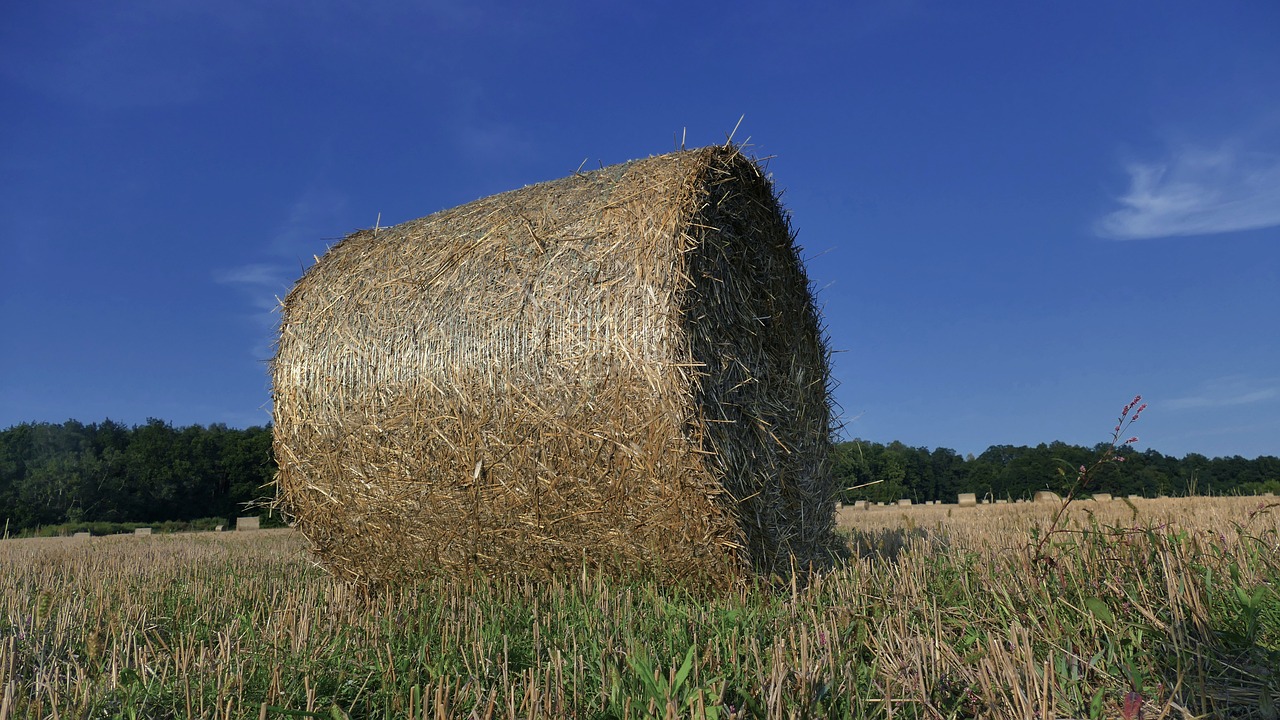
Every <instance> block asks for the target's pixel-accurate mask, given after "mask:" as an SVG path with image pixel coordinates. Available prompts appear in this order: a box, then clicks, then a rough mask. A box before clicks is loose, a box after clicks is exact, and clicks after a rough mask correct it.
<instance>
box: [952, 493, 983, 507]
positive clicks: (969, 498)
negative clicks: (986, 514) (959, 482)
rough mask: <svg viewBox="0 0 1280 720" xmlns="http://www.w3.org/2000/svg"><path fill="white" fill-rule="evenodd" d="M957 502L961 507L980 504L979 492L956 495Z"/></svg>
mask: <svg viewBox="0 0 1280 720" xmlns="http://www.w3.org/2000/svg"><path fill="white" fill-rule="evenodd" d="M956 503H957V504H958V505H959V506H960V507H973V506H975V505H977V504H978V494H977V493H960V494H959V495H957V496H956Z"/></svg>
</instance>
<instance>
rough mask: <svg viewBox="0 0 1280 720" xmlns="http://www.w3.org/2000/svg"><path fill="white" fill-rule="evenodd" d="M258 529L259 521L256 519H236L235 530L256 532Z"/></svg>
mask: <svg viewBox="0 0 1280 720" xmlns="http://www.w3.org/2000/svg"><path fill="white" fill-rule="evenodd" d="M259 527H260V522H259V519H258V518H256V517H238V518H236V530H238V531H245V530H257V529H258V528H259Z"/></svg>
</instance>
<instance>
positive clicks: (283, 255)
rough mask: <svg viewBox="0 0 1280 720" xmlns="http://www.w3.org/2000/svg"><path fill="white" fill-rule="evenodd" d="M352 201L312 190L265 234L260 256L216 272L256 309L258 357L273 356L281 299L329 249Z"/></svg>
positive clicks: (255, 348) (217, 278) (215, 277)
mask: <svg viewBox="0 0 1280 720" xmlns="http://www.w3.org/2000/svg"><path fill="white" fill-rule="evenodd" d="M346 205H347V202H346V196H344V195H343V194H341V193H339V192H336V191H333V190H329V189H325V188H318V187H312V188H308V189H306V190H304V191H303V192H302V193H301V194H300V195H299V196H298V198H297V199H296V200H295V201H294V202H293V204H292V205H291V206H290V207H289V210H288V212H287V213H286V216H285V218H284V219H283V220H282V221H281V222H280V224H279V225H278V226H277V227H276V228H275V229H274V231H268V232H267V233H264V238H263V241H262V248H263V252H262V256H261V257H260V258H259V259H258V260H256V261H254V262H249V263H245V264H243V265H236V266H233V267H227V268H221V269H219V270H216V271H214V273H213V280H214V282H216V283H218V284H220V285H226V286H228V287H232V288H235V290H236V291H237V292H238V294H240V295H241V296H242V297H243V298H244V300H245V301H247V302H248V304H249V306H250V307H251V308H252V314H251V317H252V320H253V322H254V324H255V325H256V326H257V328H258V332H259V333H260V334H259V336H258V341H257V342H255V343H254V344H253V347H252V348H251V352H252V353H253V355H254V357H257V358H262V357H266V356H269V355H270V354H271V342H272V338H274V335H275V331H276V324H277V322H278V319H277V318H276V316H275V311H276V310H277V309H278V308H279V306H280V300H281V299H283V298H284V296H285V294H286V293H287V292H288V291H289V288H290V286H292V284H293V283H294V282H295V281H296V280H297V279H298V277H300V276H301V274H302V273H303V271H304V269H305V266H308V265H310V264H311V262H312V258H313V256H315V255H320V254H322V253H323V251H324V249H325V248H324V247H323V245H324V243H325V240H324V238H326V237H332V236H333V234H334V229H335V228H340V227H341V218H342V217H343V216H344V215H345V212H346ZM371 222H372V221H371Z"/></svg>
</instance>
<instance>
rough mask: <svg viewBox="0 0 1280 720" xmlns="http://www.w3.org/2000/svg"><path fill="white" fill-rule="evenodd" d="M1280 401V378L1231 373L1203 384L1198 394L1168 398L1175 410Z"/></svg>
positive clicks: (1167, 403)
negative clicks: (1252, 376)
mask: <svg viewBox="0 0 1280 720" xmlns="http://www.w3.org/2000/svg"><path fill="white" fill-rule="evenodd" d="M1271 400H1280V378H1265V379H1258V378H1251V377H1246V376H1243V375H1232V376H1228V377H1223V378H1217V379H1214V380H1210V381H1208V382H1206V383H1204V384H1203V385H1202V386H1201V387H1200V388H1199V389H1198V390H1197V391H1196V392H1195V393H1193V394H1191V395H1186V396H1183V397H1179V398H1174V399H1172V400H1168V401H1166V402H1165V403H1163V404H1164V406H1165V407H1167V408H1170V409H1173V410H1187V409H1193V408H1224V407H1237V406H1241V405H1253V404H1255V403H1261V402H1268V401H1271Z"/></svg>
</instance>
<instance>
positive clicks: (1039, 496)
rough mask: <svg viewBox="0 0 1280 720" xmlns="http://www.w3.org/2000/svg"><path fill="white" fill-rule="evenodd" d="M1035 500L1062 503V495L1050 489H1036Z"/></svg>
mask: <svg viewBox="0 0 1280 720" xmlns="http://www.w3.org/2000/svg"><path fill="white" fill-rule="evenodd" d="M1034 502H1037V503H1058V504H1062V496H1061V495H1059V494H1058V493H1056V492H1051V491H1049V490H1038V491H1036V496H1035V500H1034Z"/></svg>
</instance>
